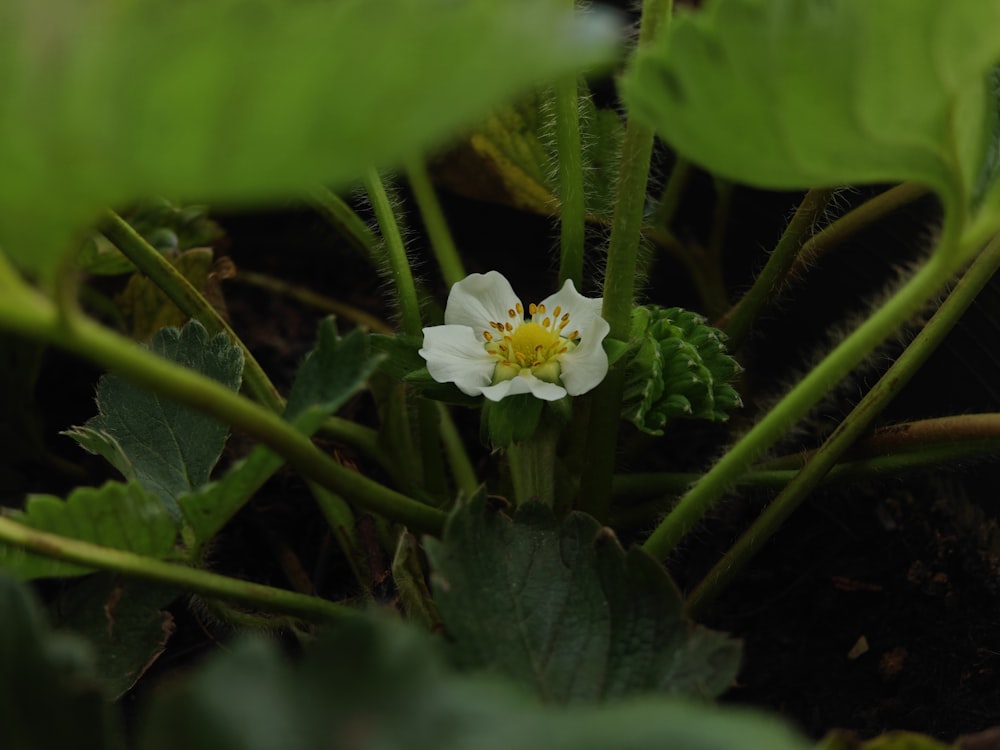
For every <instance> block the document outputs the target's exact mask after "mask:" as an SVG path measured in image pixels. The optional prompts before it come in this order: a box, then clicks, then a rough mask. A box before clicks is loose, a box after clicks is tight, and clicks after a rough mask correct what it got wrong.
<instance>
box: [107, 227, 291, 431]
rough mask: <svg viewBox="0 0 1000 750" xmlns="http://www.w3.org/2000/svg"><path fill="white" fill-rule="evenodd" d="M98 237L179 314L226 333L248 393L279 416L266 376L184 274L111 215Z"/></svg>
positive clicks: (278, 396)
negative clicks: (238, 356) (240, 355)
mask: <svg viewBox="0 0 1000 750" xmlns="http://www.w3.org/2000/svg"><path fill="white" fill-rule="evenodd" d="M101 233H102V234H103V235H104V236H105V237H107V238H108V239H109V240H110V241H111V242H112V244H114V245H115V247H117V248H118V249H119V250H121V252H122V254H123V255H124V256H125V257H126V258H128V259H129V260H130V261H132V262H133V263H134V264H135V266H136V268H138V269H139V270H140V271H142V272H143V273H144V274H146V276H148V277H149V278H150V280H151V281H152V282H153V283H154V284H156V285H157V286H158V287H159V288H160V289H161V290H162V291H163V293H164V294H166V295H167V297H169V298H170V300H171V302H173V303H174V304H175V305H177V307H179V308H180V309H181V311H182V312H184V313H185V314H186V315H188V316H190V317H191V318H193V319H194V320H197V321H198V322H199V323H201V324H202V325H203V326H205V328H206V329H207V330H208V332H209V333H213V334H214V333H219V332H225V333H226V335H227V336H229V340H230V341H232V342H233V344H235V345H236V346H238V347H239V348H240V349H242V350H243V362H244V364H243V383H244V385H245V386H246V389H247V391H248V392H249V393H250V394H251V395H252V396H253V398H255V399H256V400H257V401H259V402H260V403H262V404H263V405H264V406H266V407H267V408H268V409H270V410H271V411H275V412H280V411H282V410H283V409H284V406H285V404H284V401H283V400H282V398H281V394H279V393H278V389H277V388H275V387H274V384H273V383H272V382H271V380H270V378H268V377H267V373H265V372H264V369H263V368H262V367H261V366H260V363H259V362H258V361H257V360H256V358H255V357H254V356H253V353H252V352H251V351H250V350H249V349H248V348H247V346H246V344H244V343H243V341H242V340H241V339H240V337H239V336H237V335H236V332H235V331H233V329H232V328H231V327H230V326H229V323H227V322H226V321H225V320H224V319H223V317H222V316H221V315H220V314H219V311H218V310H216V309H215V308H214V307H212V305H211V303H209V301H208V300H206V299H205V297H204V296H202V294H201V292H199V291H198V290H197V289H195V288H194V286H192V284H191V282H190V281H188V280H187V279H186V278H185V277H184V274H182V273H181V272H180V271H178V270H177V269H176V268H174V266H173V264H171V263H170V261H168V260H167V259H166V258H164V257H163V255H161V254H160V253H159V252H157V250H156V248H154V247H153V246H152V245H150V244H149V243H148V242H146V240H145V239H144V238H143V236H142V235H141V234H139V233H138V232H137V231H135V229H133V228H132V226H131V225H130V224H129V223H128V222H127V221H125V220H124V219H123V218H122V217H121V216H119V215H118V214H116V213H115V212H114V211H108V212H107V213H106V214H105V217H104V222H103V224H102V225H101Z"/></svg>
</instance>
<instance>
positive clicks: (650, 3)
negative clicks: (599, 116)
mask: <svg viewBox="0 0 1000 750" xmlns="http://www.w3.org/2000/svg"><path fill="white" fill-rule="evenodd" d="M672 7H673V3H672V0H644V1H643V4H642V20H641V21H640V25H639V45H640V46H642V45H644V44H648V43H649V42H651V41H652V40H653V39H654V38H655V36H656V34H657V32H658V31H659V29H660V27H661V26H664V27H665V26H666V24H667V23H669V20H670V14H671V10H672ZM652 152H653V130H652V128H650V127H648V126H646V125H644V124H642V123H640V122H638V121H636V120H634V119H630V120H629V121H628V123H626V126H625V137H624V139H623V142H622V157H621V167H620V171H619V173H618V192H617V199H616V201H615V210H614V216H613V217H612V221H611V240H610V243H609V246H608V264H607V268H606V270H605V273H604V305H603V308H602V312H601V314H602V315H603V316H604V319H605V320H607V321H608V324H609V325H610V326H611V331H610V333H609V334H608V336H609V337H610V338H613V339H619V340H627V339H628V336H629V329H630V327H631V320H632V306H633V304H634V298H635V276H636V270H637V263H638V257H639V240H640V237H641V234H642V219H643V215H644V213H645V208H646V185H647V183H648V181H649V164H650V158H651V156H652ZM624 387H625V373H624V372H622V371H621V368H620V367H612V368H611V370H610V371H609V372H608V375H607V377H606V378H605V379H604V382H603V383H601V385H600V386H598V387H597V388H596V389H595V391H594V393H593V396H592V400H591V407H590V408H591V412H590V415H591V416H590V426H589V429H588V440H587V445H586V461H585V462H584V469H583V476H582V479H581V483H580V494H579V497H578V498H577V501H576V507H577V508H578V509H580V510H582V511H584V512H587V513H590V514H591V515H592V516H594V517H595V518H597V519H598V520H602V519H603V518H604V517H605V516H607V513H608V508H609V507H610V504H611V475H612V473H613V471H614V466H615V455H616V453H617V451H616V446H617V443H618V426H619V423H620V422H621V404H622V392H623V390H624Z"/></svg>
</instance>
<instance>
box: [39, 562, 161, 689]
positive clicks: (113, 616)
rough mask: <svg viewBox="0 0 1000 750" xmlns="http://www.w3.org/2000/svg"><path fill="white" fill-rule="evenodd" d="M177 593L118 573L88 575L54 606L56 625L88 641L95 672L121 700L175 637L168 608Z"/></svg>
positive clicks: (64, 594)
mask: <svg viewBox="0 0 1000 750" xmlns="http://www.w3.org/2000/svg"><path fill="white" fill-rule="evenodd" d="M177 596H178V592H177V590H176V589H171V588H167V587H164V586H159V585H156V584H151V583H150V582H149V581H139V580H129V581H123V580H121V579H119V577H118V576H117V575H115V574H111V573H98V574H96V575H92V576H87V577H86V578H84V579H82V580H81V581H79V582H77V583H75V584H74V585H73V586H72V587H69V588H66V589H63V590H62V591H61V592H60V594H59V597H58V598H57V599H56V601H55V603H54V604H53V605H51V606H50V612H51V617H52V620H53V623H54V624H55V626H56V627H58V628H59V629H69V630H72V631H73V632H75V633H78V634H80V635H82V636H84V637H85V638H86V639H87V641H88V642H89V643H90V644H91V645H92V646H93V647H94V652H95V656H96V669H95V672H96V674H97V675H99V676H100V678H101V680H102V682H103V683H104V684H105V686H106V687H107V689H108V692H109V693H110V694H111V695H112V696H113V697H114V698H115V699H118V698H121V697H122V696H123V695H124V694H125V692H126V691H128V690H129V689H130V688H131V687H132V686H134V685H135V683H136V682H137V681H138V680H139V678H140V677H142V675H143V674H144V673H145V672H146V670H147V669H148V668H149V667H150V666H151V665H152V664H153V663H154V662H155V661H156V660H157V659H158V658H159V657H160V655H161V654H162V653H163V651H164V649H165V648H166V645H167V641H168V640H170V637H171V636H172V635H173V633H174V618H173V616H172V615H171V614H170V612H167V611H166V610H165V608H166V607H167V605H169V604H170V603H171V602H172V601H173V600H174V599H176V598H177Z"/></svg>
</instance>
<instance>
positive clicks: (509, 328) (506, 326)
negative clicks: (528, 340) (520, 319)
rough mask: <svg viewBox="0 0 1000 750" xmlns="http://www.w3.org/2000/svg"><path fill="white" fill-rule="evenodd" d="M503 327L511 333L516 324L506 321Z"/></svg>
mask: <svg viewBox="0 0 1000 750" xmlns="http://www.w3.org/2000/svg"><path fill="white" fill-rule="evenodd" d="M503 329H504V330H505V331H507V332H508V333H509V332H511V331H513V330H514V326H512V325H511V324H510V323H504V324H503Z"/></svg>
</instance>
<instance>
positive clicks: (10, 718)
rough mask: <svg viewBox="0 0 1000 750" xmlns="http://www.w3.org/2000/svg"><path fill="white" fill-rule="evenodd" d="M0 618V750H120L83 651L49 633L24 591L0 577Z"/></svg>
mask: <svg viewBox="0 0 1000 750" xmlns="http://www.w3.org/2000/svg"><path fill="white" fill-rule="evenodd" d="M0 612H2V613H3V616H2V617H0V664H2V665H3V668H2V669H0V728H2V729H0V731H2V733H3V734H2V744H3V747H4V748H10V749H11V750H15V749H18V750H19V749H20V748H25V749H26V750H27V749H28V748H31V749H32V750H34V748H38V749H39V750H49V748H69V747H72V748H80V750H117V748H121V747H123V744H122V742H121V736H120V733H119V732H118V729H117V727H116V726H115V725H114V723H113V722H112V720H111V715H110V710H109V704H108V703H107V698H106V696H105V695H104V693H103V692H102V690H101V686H100V684H99V682H98V681H97V680H95V679H94V677H93V674H94V668H93V654H92V653H91V652H90V650H89V648H88V647H87V644H85V643H83V642H82V641H79V640H77V639H76V638H71V637H69V636H64V635H56V634H53V633H52V632H50V631H49V629H48V627H47V626H46V624H45V622H44V620H43V618H42V616H41V614H40V611H39V608H38V606H37V604H36V603H35V602H34V601H33V600H32V598H31V597H30V596H29V594H28V591H27V588H26V587H24V586H22V585H19V584H17V583H15V582H14V581H13V580H12V579H10V578H8V577H7V576H5V575H3V574H2V573H0Z"/></svg>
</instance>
